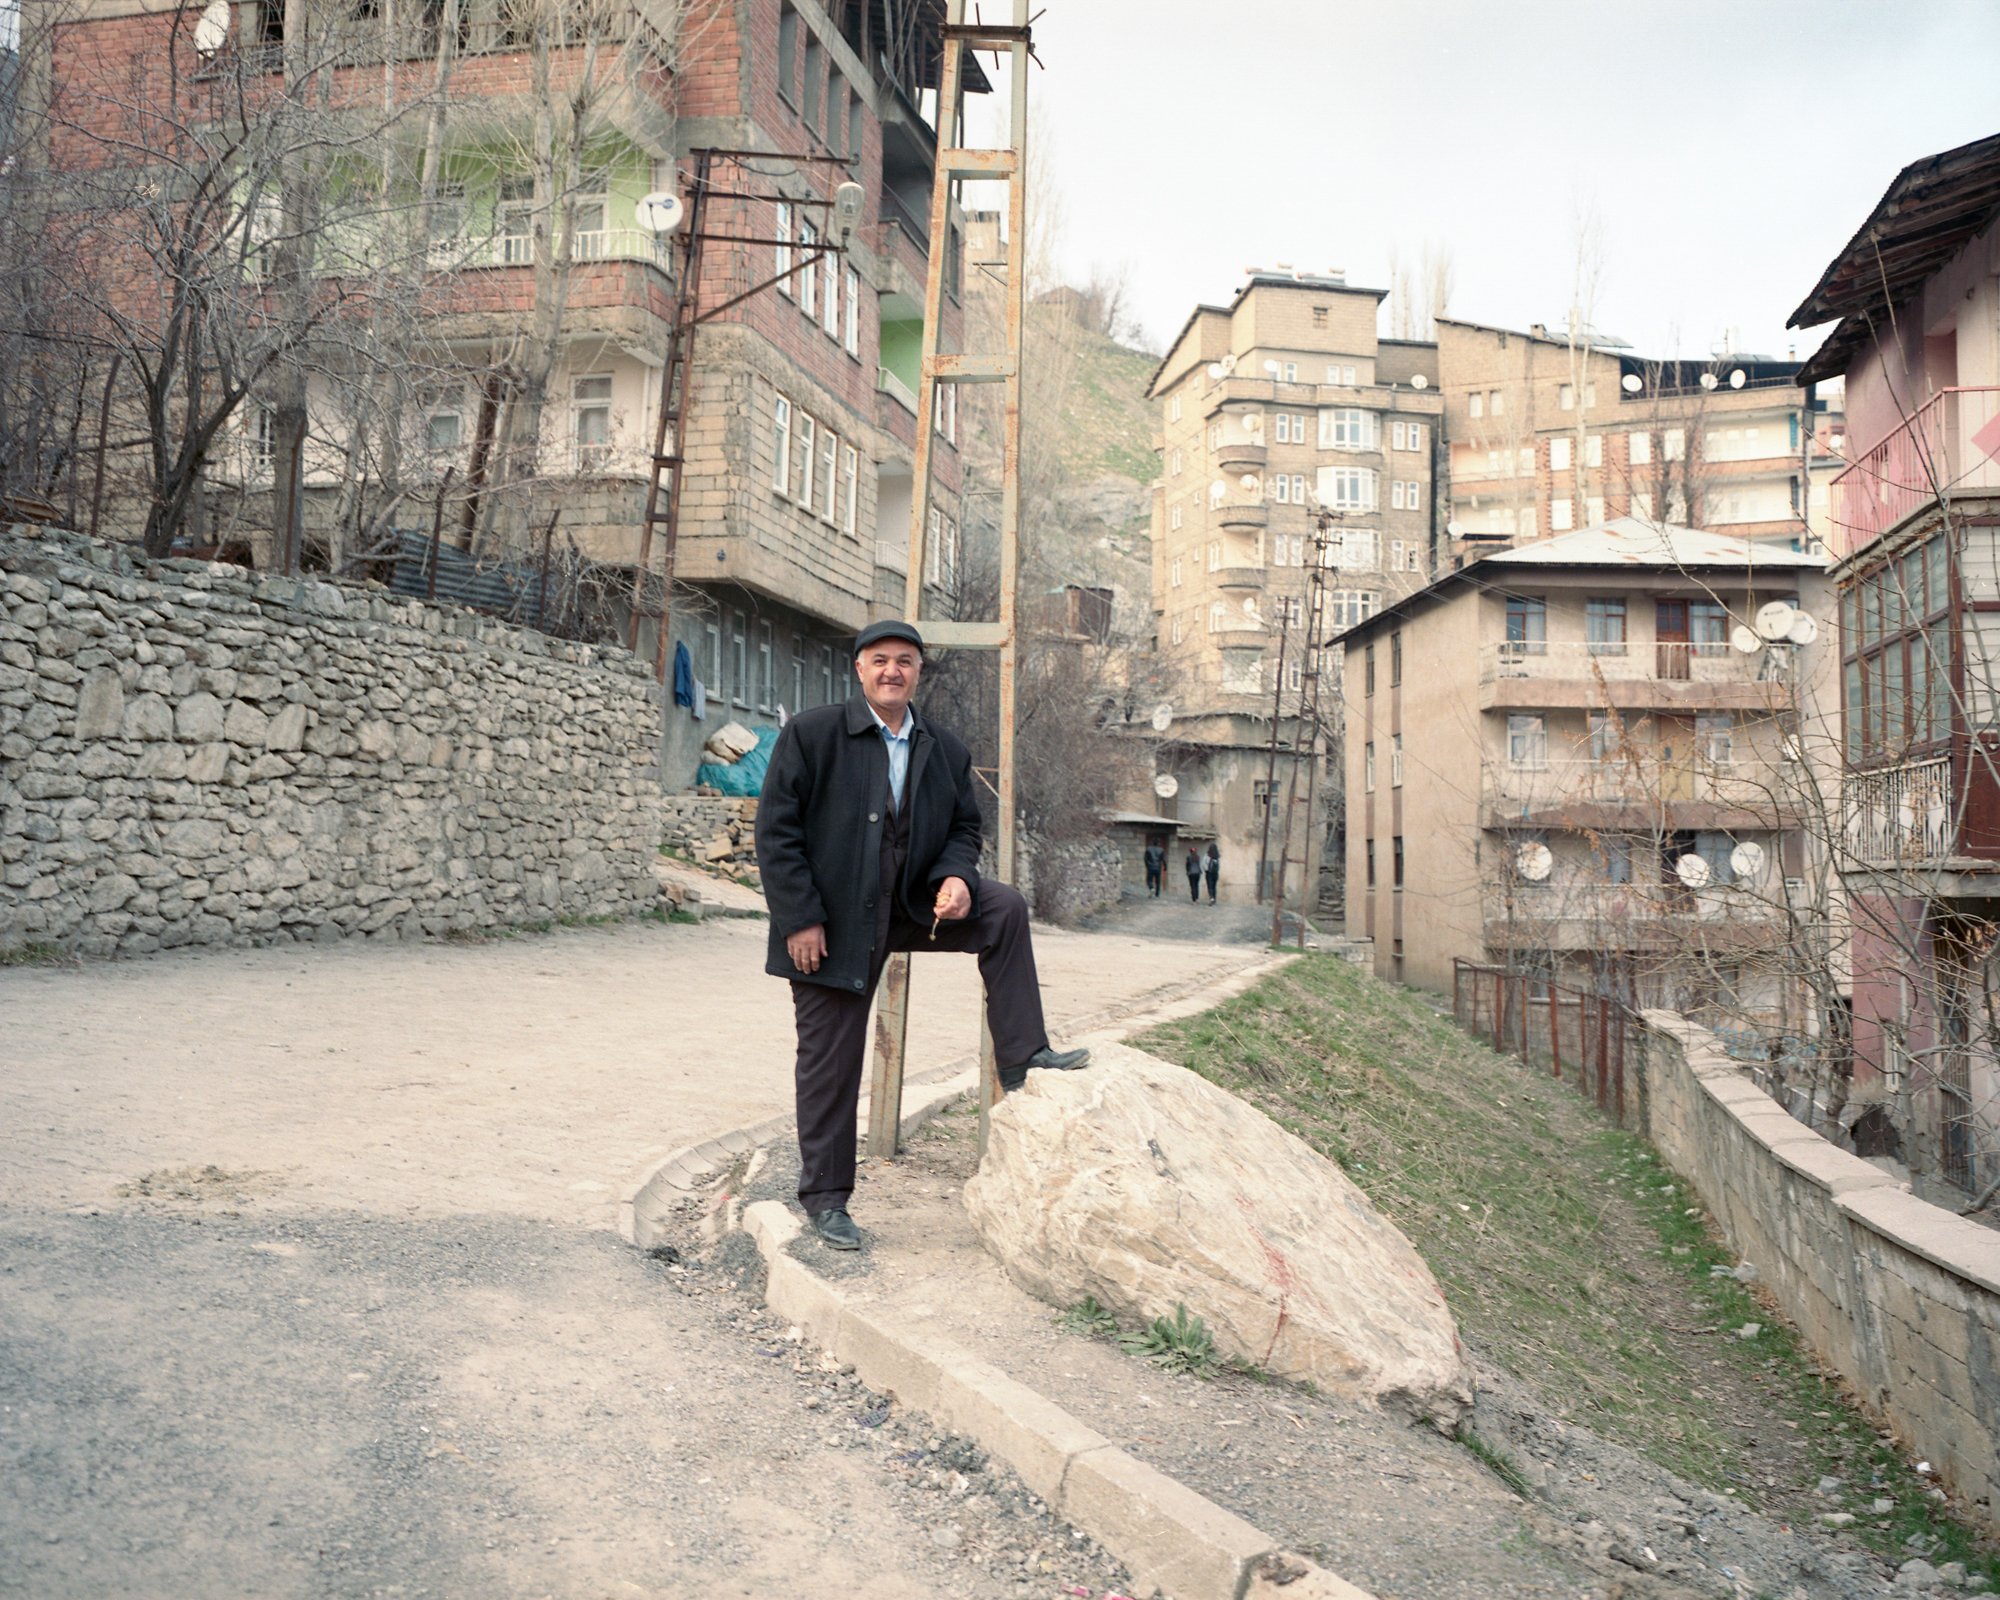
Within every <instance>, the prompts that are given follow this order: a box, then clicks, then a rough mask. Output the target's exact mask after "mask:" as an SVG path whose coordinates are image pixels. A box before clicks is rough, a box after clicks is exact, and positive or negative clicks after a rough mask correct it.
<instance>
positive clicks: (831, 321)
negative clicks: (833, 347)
mask: <svg viewBox="0 0 2000 1600" xmlns="http://www.w3.org/2000/svg"><path fill="white" fill-rule="evenodd" d="M840 301H841V294H840V279H839V278H838V277H837V276H835V274H834V270H833V262H832V260H831V259H829V260H828V261H827V263H826V294H825V296H824V297H823V298H822V299H821V301H820V315H819V329H820V332H821V333H823V334H825V335H826V336H827V337H828V338H829V339H831V340H832V341H833V342H834V343H835V344H839V343H840Z"/></svg>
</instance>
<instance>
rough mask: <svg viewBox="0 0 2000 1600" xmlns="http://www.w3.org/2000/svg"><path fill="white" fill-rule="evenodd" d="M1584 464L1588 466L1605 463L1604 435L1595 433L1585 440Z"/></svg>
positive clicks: (1598, 465)
mask: <svg viewBox="0 0 2000 1600" xmlns="http://www.w3.org/2000/svg"><path fill="white" fill-rule="evenodd" d="M1583 464H1584V465H1585V466H1586V467H1601V466H1603V465H1604V435H1603V434H1601V433H1593V434H1591V435H1590V436H1589V437H1588V438H1586V439H1585V440H1584V441H1583Z"/></svg>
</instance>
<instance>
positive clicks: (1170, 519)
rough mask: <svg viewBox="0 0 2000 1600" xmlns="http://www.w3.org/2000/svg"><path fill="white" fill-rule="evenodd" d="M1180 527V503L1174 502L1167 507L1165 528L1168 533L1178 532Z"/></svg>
mask: <svg viewBox="0 0 2000 1600" xmlns="http://www.w3.org/2000/svg"><path fill="white" fill-rule="evenodd" d="M1180 525H1181V506H1180V503H1179V502H1178V501H1176V502H1175V503H1174V504H1173V505H1170V506H1168V507H1167V528H1168V530H1169V531H1170V532H1178V531H1179V530H1180Z"/></svg>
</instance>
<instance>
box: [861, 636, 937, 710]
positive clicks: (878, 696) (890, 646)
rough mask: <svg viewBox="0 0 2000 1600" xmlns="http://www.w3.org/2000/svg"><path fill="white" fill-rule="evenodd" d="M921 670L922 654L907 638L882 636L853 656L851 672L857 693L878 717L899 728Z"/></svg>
mask: <svg viewBox="0 0 2000 1600" xmlns="http://www.w3.org/2000/svg"><path fill="white" fill-rule="evenodd" d="M923 670H924V653H923V652H922V651H921V650H919V649H918V648H917V647H916V646H915V645H913V644H911V643H910V642H909V640H907V639H882V640H879V641H878V642H876V643H875V644H871V645H870V646H869V647H868V648H867V649H866V650H863V651H862V652H861V654H860V655H858V656H856V657H855V658H854V675H855V676H856V677H857V678H859V679H860V680H861V692H862V694H864V695H866V696H867V698H868V703H869V704H870V705H871V706H873V707H874V708H875V710H876V712H877V714H878V715H880V717H881V718H882V720H883V721H884V722H886V723H888V724H889V725H890V726H891V727H900V726H901V725H902V721H903V712H904V709H905V708H906V707H907V706H908V705H909V703H910V696H911V695H913V694H915V693H916V692H917V678H918V677H919V676H920V675H921V674H922V672H923Z"/></svg>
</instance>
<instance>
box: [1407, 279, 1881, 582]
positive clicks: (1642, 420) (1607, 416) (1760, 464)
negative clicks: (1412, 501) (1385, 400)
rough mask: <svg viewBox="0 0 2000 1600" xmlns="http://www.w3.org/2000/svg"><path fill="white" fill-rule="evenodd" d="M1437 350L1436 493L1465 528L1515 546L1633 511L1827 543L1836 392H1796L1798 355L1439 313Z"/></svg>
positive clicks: (1793, 544) (1789, 544)
mask: <svg viewBox="0 0 2000 1600" xmlns="http://www.w3.org/2000/svg"><path fill="white" fill-rule="evenodd" d="M1437 349H1438V355H1437V360H1438V372H1439V379H1440V382H1439V386H1440V388H1441V389H1442V390H1443V392H1444V399H1445V413H1444V415H1445V435H1446V438H1447V439H1448V440H1449V444H1450V449H1449V455H1448V459H1447V461H1446V463H1445V469H1444V472H1445V476H1444V479H1443V482H1444V485H1445V487H1444V488H1442V489H1441V491H1440V492H1441V493H1442V494H1444V495H1446V496H1447V497H1448V499H1449V516H1450V520H1451V522H1452V523H1453V524H1454V525H1455V527H1456V528H1457V529H1458V531H1459V532H1460V533H1461V534H1463V535H1465V536H1467V537H1469V538H1471V539H1473V540H1479V541H1489V540H1490V541H1493V542H1496V543H1498V542H1506V543H1522V542H1526V541H1528V540H1531V539H1542V538H1547V537H1549V536H1550V535H1552V534H1560V533H1567V532H1570V531H1572V530H1574V529H1577V528H1584V527H1590V526H1594V525H1596V524H1599V523H1602V522H1605V521H1607V520H1612V519H1616V518H1619V517H1635V518H1637V519H1639V520H1640V521H1652V522H1659V523H1664V524H1667V525H1669V526H1687V525H1693V526H1697V527H1701V528H1708V529H1713V530H1716V531H1718V532H1725V533H1733V534H1737V535H1739V536H1741V537H1743V538H1747V539H1755V540H1758V541H1759V542H1763V543H1770V544H1775V545H1778V546H1781V547H1783V548H1788V549H1806V548H1820V547H1822V546H1823V543H1824V541H1825V539H1826V536H1827V534H1828V532H1829V527H1828V521H1827V506H1828V498H1827V490H1828V486H1829V485H1830V484H1831V482H1832V480H1833V478H1834V476H1835V475H1836V474H1837V473H1838V472H1839V470H1840V468H1841V465H1842V463H1841V460H1840V449H1841V444H1842V440H1841V439H1840V438H1839V431H1840V430H1839V411H1838V401H1837V399H1834V398H1830V397H1829V396H1828V395H1821V394H1819V393H1817V392H1816V390H1815V389H1813V388H1812V387H1810V386H1809V387H1807V388H1806V389H1804V390H1803V391H1802V390H1801V389H1800V388H1799V387H1798V382H1797V380H1798V374H1799V370H1800V365H1799V363H1798V362H1796V361H1770V360H1766V359H1764V358H1762V357H1753V356H1744V355H1736V354H1722V355H1718V356H1716V357H1714V358H1713V359H1711V360H1708V361H1676V360H1666V361H1661V360H1652V359H1648V358H1645V357H1641V356H1638V355H1636V354H1634V353H1633V352H1632V351H1631V350H1630V349H1628V348H1626V347H1624V346H1622V345H1619V344H1617V343H1616V342H1615V341H1605V340H1601V339H1600V340H1598V341H1597V342H1591V341H1589V340H1584V339H1580V340H1578V341H1575V342H1572V341H1571V340H1570V339H1569V337H1568V336H1567V334H1566V333H1565V332H1563V331H1561V330H1557V331H1555V332H1551V331H1550V330H1549V329H1547V328H1543V327H1539V326H1537V327H1534V328H1531V329H1529V330H1528V331H1527V332H1526V333H1522V332H1519V331H1516V330H1513V329H1508V328H1495V327H1488V326H1486V325H1484V324H1480V323H1473V322H1459V321H1452V320H1447V319H1443V318H1440V319H1439V321H1438V325H1437ZM1833 393H1835V394H1837V386H1834V390H1833Z"/></svg>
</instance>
